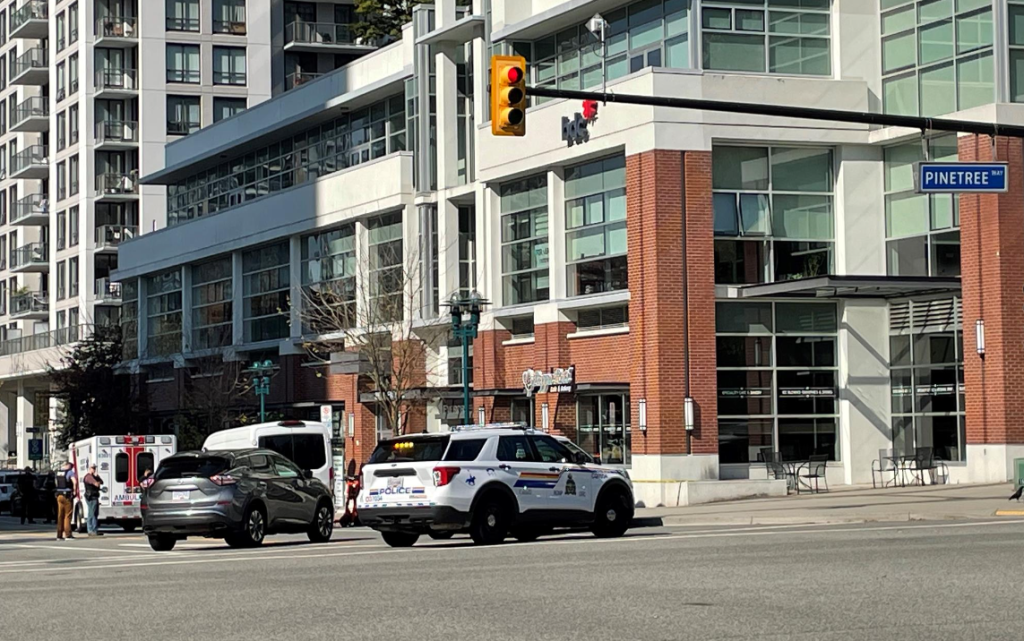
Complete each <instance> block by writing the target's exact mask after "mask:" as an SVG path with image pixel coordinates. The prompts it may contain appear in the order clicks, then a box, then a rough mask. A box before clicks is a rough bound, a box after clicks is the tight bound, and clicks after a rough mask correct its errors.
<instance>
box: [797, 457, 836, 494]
mask: <svg viewBox="0 0 1024 641" xmlns="http://www.w3.org/2000/svg"><path fill="white" fill-rule="evenodd" d="M826 467H828V454H812V455H811V456H810V459H809V460H808V462H807V463H804V464H803V465H801V466H800V469H798V470H797V477H798V478H797V479H796V493H797V494H800V481H804V485H806V486H807V489H808V491H810V492H813V493H815V494H817V493H819V492H820V491H821V486H820V485H819V483H820V482H821V481H822V480H824V481H825V491H826V492H828V491H829V490H828V479H826V478H825V468H826ZM811 481H814V488H813V489H812V488H811Z"/></svg>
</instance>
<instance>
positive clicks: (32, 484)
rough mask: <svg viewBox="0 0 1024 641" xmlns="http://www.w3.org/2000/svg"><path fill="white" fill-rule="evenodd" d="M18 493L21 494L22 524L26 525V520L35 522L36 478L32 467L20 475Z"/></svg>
mask: <svg viewBox="0 0 1024 641" xmlns="http://www.w3.org/2000/svg"><path fill="white" fill-rule="evenodd" d="M18 494H19V495H20V496H21V524H22V525H25V521H26V520H28V522H29V523H32V524H35V519H34V518H32V511H33V509H34V507H35V504H36V478H35V474H33V473H32V468H30V467H26V468H25V469H24V470H22V471H21V474H19V475H18Z"/></svg>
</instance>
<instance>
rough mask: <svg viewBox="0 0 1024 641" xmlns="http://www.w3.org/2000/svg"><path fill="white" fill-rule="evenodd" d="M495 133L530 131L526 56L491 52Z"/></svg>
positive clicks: (522, 134)
mask: <svg viewBox="0 0 1024 641" xmlns="http://www.w3.org/2000/svg"><path fill="white" fill-rule="evenodd" d="M491 133H492V134H494V135H495V136H525V135H526V58H524V57H522V56H491Z"/></svg>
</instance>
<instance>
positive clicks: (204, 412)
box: [179, 354, 252, 449]
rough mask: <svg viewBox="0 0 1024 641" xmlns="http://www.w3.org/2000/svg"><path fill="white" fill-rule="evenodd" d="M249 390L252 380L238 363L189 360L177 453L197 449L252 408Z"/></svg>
mask: <svg viewBox="0 0 1024 641" xmlns="http://www.w3.org/2000/svg"><path fill="white" fill-rule="evenodd" d="M251 390H252V380H251V378H250V377H247V376H245V374H244V370H243V369H242V365H241V363H239V362H235V361H225V360H223V358H222V357H221V355H219V354H216V355H212V356H205V357H201V358H195V359H191V360H190V361H189V367H188V376H187V378H186V379H185V381H184V385H183V387H182V393H181V400H182V402H181V404H180V405H179V407H181V408H183V411H182V412H181V414H179V441H180V442H179V446H180V447H181V449H189V448H197V447H200V446H201V445H202V443H203V441H204V440H206V437H207V436H209V435H210V434H211V433H213V432H216V431H217V430H220V429H222V428H224V427H225V426H227V425H228V424H229V423H231V422H233V421H234V420H235V419H237V418H238V417H239V416H241V415H242V414H244V412H245V411H246V410H247V409H248V408H250V406H251V405H252V400H251V399H250V398H249V395H250V394H251ZM182 442H183V443H184V445H182V444H181V443H182ZM185 445H187V446H189V447H185Z"/></svg>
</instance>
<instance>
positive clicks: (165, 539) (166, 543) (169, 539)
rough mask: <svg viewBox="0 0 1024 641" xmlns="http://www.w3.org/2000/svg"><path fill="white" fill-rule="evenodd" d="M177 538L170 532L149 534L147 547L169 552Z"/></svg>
mask: <svg viewBox="0 0 1024 641" xmlns="http://www.w3.org/2000/svg"><path fill="white" fill-rule="evenodd" d="M177 542H178V540H177V539H176V538H174V537H173V536H171V535H170V534H150V535H149V547H151V548H153V549H154V550H156V551H157V552H170V551H171V550H173V549H174V544H175V543H177Z"/></svg>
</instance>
